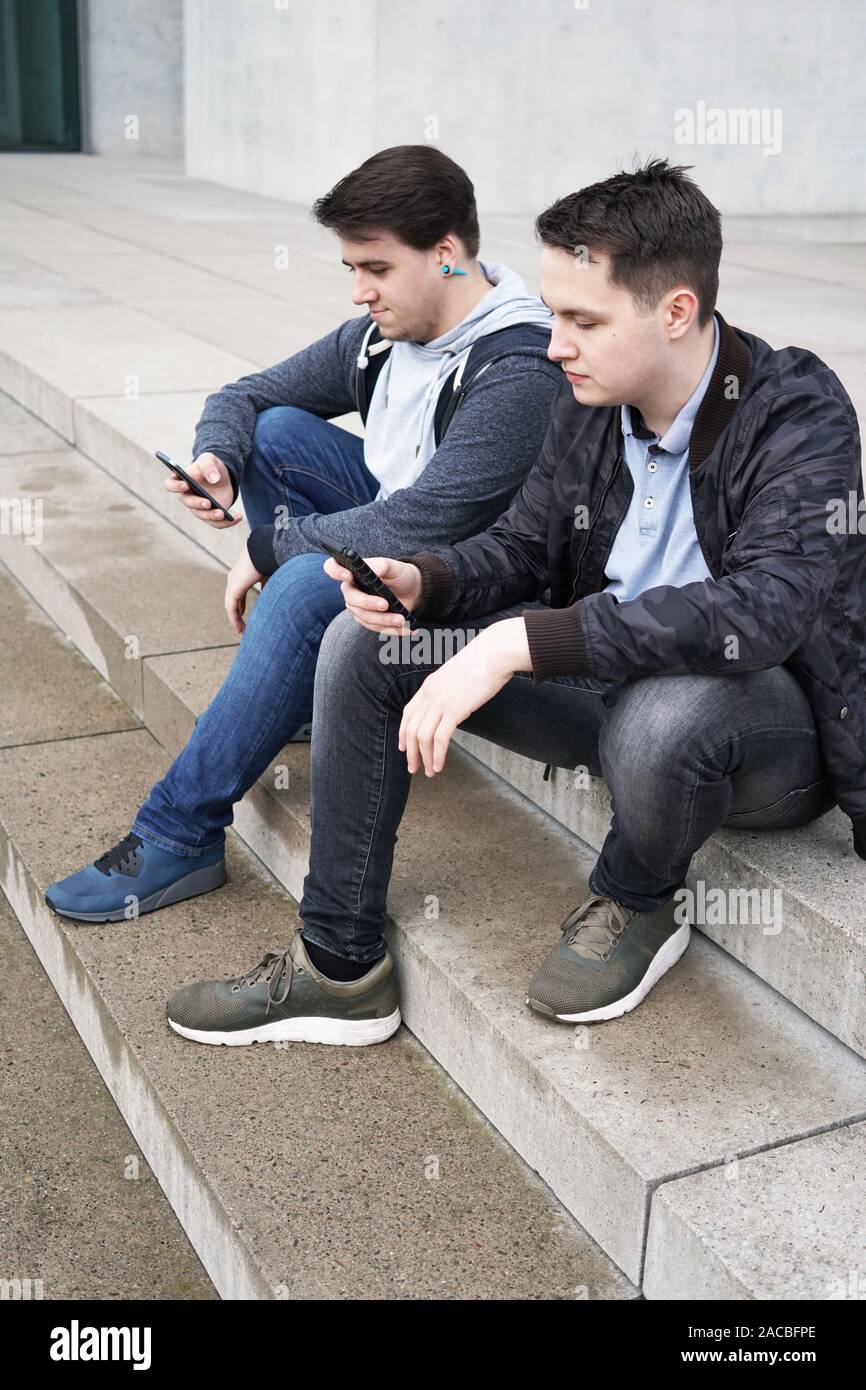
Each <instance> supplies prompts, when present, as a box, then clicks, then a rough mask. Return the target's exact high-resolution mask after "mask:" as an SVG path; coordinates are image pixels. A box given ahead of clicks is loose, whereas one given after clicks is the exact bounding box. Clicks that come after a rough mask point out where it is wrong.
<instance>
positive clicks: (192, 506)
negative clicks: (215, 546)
mask: <svg viewBox="0 0 866 1390" xmlns="http://www.w3.org/2000/svg"><path fill="white" fill-rule="evenodd" d="M185 471H186V472H187V473H188V474H189V475H190V477H191V478H195V480H196V482H198V483H200V484H201V486H202V487H203V488H205V489H206V491H207V492H209V493H210V494H211V496H212V497H213V498H214V499H215V500H216V501H217V502H219V503H220V506H219V507H217V508H214V507H212V506H211V504H210V502H208V501H207V499H206V498H204V497H197V496H196V494H195V493H194V492H193V490H192V488H191V487H190V486H189V484H188V483H185V482H184V480H183V478H178V477H177V475H176V474H174V473H170V474H169V476H168V477H167V478H166V480H165V483H164V484H163V486H164V487H165V490H166V492H174V493H177V495H178V496H179V498H180V501H181V502H182V503H183V505H184V506H185V507H188V508H189V510H190V511H191V512H194V513H195V515H196V516H197V517H198V519H199V521H206V522H207V524H208V526H213V527H215V528H217V529H219V530H221V529H222V528H224V527H229V526H237V524H238V522H239V521H241V520H243V518H242V517H241V516H240V515H239V514H238V513H233V520H232V521H226V519H225V515H224V512H223V508H230V507H231V504H232V493H233V492H234V488H233V486H232V480H231V474H230V473H229V470H228V469H227V468H226V466H225V464H224V463H223V461H222V459H219V458H217V456H216V454H199V456H198V458H197V459H193V461H192V463H190V464H188V465H187V467H186V470H185Z"/></svg>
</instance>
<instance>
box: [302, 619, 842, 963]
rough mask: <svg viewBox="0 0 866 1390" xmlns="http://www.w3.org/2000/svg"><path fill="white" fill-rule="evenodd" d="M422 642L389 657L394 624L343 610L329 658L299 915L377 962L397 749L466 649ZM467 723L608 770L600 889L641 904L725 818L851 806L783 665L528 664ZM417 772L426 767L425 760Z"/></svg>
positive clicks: (402, 763) (398, 768)
mask: <svg viewBox="0 0 866 1390" xmlns="http://www.w3.org/2000/svg"><path fill="white" fill-rule="evenodd" d="M541 606H543V604H530V603H523V604H518V605H516V606H514V607H512V608H507V609H503V610H502V611H501V612H498V613H493V614H490V615H487V616H485V617H482V618H472V619H466V621H465V622H464V623H453V624H450V625H448V626H450V628H451V630H452V631H454V632H457V631H458V630H461V629H462V631H463V632H464V633H465V636H466V640H468V641H471V639H472V637H473V635H474V633H475V631H477V630H478V629H480V628H483V627H487V626H488V625H489V624H490V623H494V622H497V621H498V620H499V619H501V618H509V617H516V616H518V615H519V614H520V613H521V612H523V611H524V610H525V609H526V608H530V607H541ZM445 626H446V625H445V624H437V623H434V622H427V623H419V624H418V627H417V629H416V631H417V632H418V633H419V634H422V633H424V631H425V630H426V631H427V632H429V633H430V634H431V639H432V637H433V634H435V632H436V629H437V627H439V628H444V627H445ZM431 639H427V640H431ZM423 640H425V639H423V638H412V639H407V641H409V642H410V646H409V650H408V652H406V651H405V650H401V651H400V652H399V655H400V656H401V657H405V658H406V659H405V660H403V661H399V662H398V661H394V662H391V663H388V664H386V663H385V662H384V661H383V660H382V659H381V658H380V653H381V654H382V655H383V656H384V655H386V654H387V650H386V649H385V648H383V647H382V646H381V644H380V637H379V634H378V633H376V632H372V631H371V630H370V629H368V628H364V627H361V625H360V624H359V623H357V622H356V621H355V619H354V618H353V617H352V615H351V614H350V613H349V612H348V611H346V610H345V609H344V611H343V612H342V613H341V614H340V615H339V616H338V617H337V618H336V619H335V620H334V622H333V623H331V625H330V627H329V628H328V631H327V633H326V635H325V639H324V641H323V643H322V646H321V650H320V653H319V664H318V667H317V670H316V680H315V700H314V715H313V741H312V746H311V750H310V774H311V825H312V844H311V849H310V864H309V872H308V874H307V876H306V878H305V880H304V892H303V897H302V899H301V903H300V916H301V917H302V919H303V922H304V929H303V930H304V936H305V938H307V939H309V940H310V941H312V942H314V943H316V944H318V945H319V946H322V947H324V948H325V949H326V950H330V951H334V952H336V953H338V954H340V955H343V956H346V957H348V958H349V959H351V960H356V961H367V960H372V959H374V958H375V957H376V956H378V955H381V953H382V951H383V950H384V948H385V944H386V943H385V939H384V936H383V934H382V933H383V926H384V924H385V905H386V895H387V891H388V883H389V880H390V877H391V869H392V864H393V855H394V846H395V843H396V839H397V828H398V826H399V824H400V820H401V818H402V816H403V811H404V809H405V806H406V801H407V799H408V795H409V790H410V787H411V780H412V774H411V773H410V772H409V771H408V767H407V761H406V754H405V752H400V750H399V749H398V747H397V742H398V735H399V730H400V723H401V720H402V716H403V709H404V706H405V705H406V704H407V703H408V701H409V700H410V699H411V698H412V697H413V695H415V693H416V691H417V690H418V689H419V687H420V686H421V685H422V684H423V681H424V679H425V677H426V676H427V675H428V674H429V673H430V671H432V670H435V669H436V667H437V665H441V663H442V661H443V660H445V659H447V656H448V655H449V652H450V650H453V649H454V648H450V649H446V650H444V652H443V651H441V650H440V651H437V649H436V647H435V646H433V645H432V641H431V646H430V648H429V649H428V651H427V653H425V654H426V655H429V656H431V657H432V658H433V659H432V660H430V661H426V662H416V661H414V660H412V656H411V654H412V645H411V643H414V642H416V641H423ZM441 645H442V644H441V643H440V647H441ZM455 645H456V644H455ZM416 654H420V653H416ZM460 728H461V729H465V730H467V731H468V732H469V733H473V734H478V735H480V736H481V737H482V738H485V739H489V740H491V741H492V742H493V743H496V744H499V745H500V746H501V747H504V748H510V749H512V750H513V751H515V752H517V753H522V754H523V755H524V756H526V757H528V758H534V759H536V760H537V761H538V763H539V764H542V763H553V764H555V765H556V766H557V767H565V768H577V767H580V768H585V769H586V770H587V771H588V772H589V773H590V774H592V775H595V776H603V777H604V778H605V779H606V781H607V784H608V787H609V789H610V792H611V795H612V801H613V816H612V819H611V826H610V831H609V833H608V835H607V838H606V839H605V842H604V845H603V846H602V850H601V853H600V855H599V857H598V860H597V862H596V864H595V866H594V868H593V871H592V873H591V875H590V878H589V887H590V890H591V891H592V892H595V893H603V894H605V895H606V896H608V897H611V898H615V899H617V900H618V901H619V902H622V903H625V904H626V905H628V906H629V907H633V908H636V909H637V910H639V911H654V910H655V909H656V908H658V907H661V906H662V905H663V904H664V903H666V902H667V901H668V900H669V899H670V898H672V897H673V894H674V893H675V892H676V890H677V889H678V888H679V887H681V886H682V885H683V883H684V880H685V876H686V873H687V870H688V867H689V863H690V861H691V858H692V856H693V855H694V853H695V852H696V850H698V849H699V848H700V846H701V845H702V844H703V843H704V841H705V840H707V839H708V838H709V836H711V835H712V834H713V833H714V832H715V831H716V830H718V829H719V828H720V827H721V826H727V827H731V828H736V827H740V828H748V829H780V828H782V827H789V826H795V825H803V824H805V823H806V822H808V821H811V820H814V819H815V818H816V817H818V816H820V815H823V814H824V813H825V812H826V811H828V810H830V809H831V807H833V806H834V805H835V804H836V797H835V794H834V792H833V790H832V788H831V786H830V783H829V782H828V780H827V777H826V771H825V767H824V764H823V759H822V755H821V750H820V746H819V740H818V734H817V730H816V728H815V724H814V719H813V716H812V711H811V707H810V705H809V702H808V699H807V697H806V694H805V691H804V690H803V688H802V687H801V686H800V684H799V682H798V681H797V679H796V677H795V676H793V675H792V674H791V672H790V671H789V670H787V668H786V667H784V666H774V667H771V668H769V669H768V670H764V671H748V672H742V673H739V674H737V673H734V672H732V673H730V674H728V673H725V674H724V675H710V676H704V675H677V676H650V677H643V678H640V679H637V678H635V679H633V680H630V681H626V682H605V681H599V680H593V679H590V678H571V677H557V678H555V679H553V680H547V681H544V682H542V683H541V684H540V685H534V684H533V681H532V675H531V672H525V671H518V672H516V673H515V675H514V676H513V677H512V679H511V680H510V681H509V682H508V683H507V684H506V685H504V686H503V687H502V689H501V690H500V691H498V692H497V694H496V695H495V696H494V697H493V699H491V700H489V701H488V702H487V704H486V705H482V706H481V708H480V709H478V710H476V711H475V712H474V713H473V714H471V715H470V716H469V718H468V719H465V720H464V721H463V723H462V724H461V725H460ZM415 775H416V776H421V777H423V776H425V773H424V770H423V766H422V768H421V769H420V770H419V772H418V773H416V774H415Z"/></svg>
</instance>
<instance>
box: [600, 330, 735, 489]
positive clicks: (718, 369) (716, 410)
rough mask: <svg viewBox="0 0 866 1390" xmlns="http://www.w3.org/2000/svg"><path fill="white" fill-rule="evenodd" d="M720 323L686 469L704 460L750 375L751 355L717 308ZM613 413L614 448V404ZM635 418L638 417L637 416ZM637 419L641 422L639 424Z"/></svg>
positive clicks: (618, 438)
mask: <svg viewBox="0 0 866 1390" xmlns="http://www.w3.org/2000/svg"><path fill="white" fill-rule="evenodd" d="M716 318H717V319H718V322H719V355H718V357H717V358H716V365H715V367H714V368H713V372H712V375H711V377H710V380H709V382H708V384H707V389H706V391H705V392H704V398H703V400H702V401H701V404H700V406H699V408H698V413H697V415H696V416H695V422H694V425H693V426H692V434H691V439H690V440H689V470H691V469H692V468H697V466H698V464H699V463H703V461H704V459H705V458H706V457H707V455H708V454H710V453H712V450H713V446H714V445H715V442H716V440H717V439H718V437H719V435H720V434H721V433H722V430H723V429H725V427H726V426H727V425H728V424H729V422H730V419H731V416H732V415H733V413H734V411H735V410H736V408H737V403H738V401H739V398H740V396H741V395H742V392H743V387H744V386H745V384H746V378H747V377H748V375H749V368H750V367H751V363H752V357H751V353H750V352H749V349H748V348H747V347H746V344H745V343H744V342H743V340H742V338H741V337H740V336H739V334H737V333H736V332H735V331H734V329H733V328H731V326H730V324H728V323H726V322H725V320H724V319H723V318H722V316H721V314H720V313H719V311H718V309H717V310H716ZM613 414H614V426H613V427H614V441H615V444H616V446H617V448H619V447H621V446H622V420H621V409H620V407H619V406H617V407H616V408H615V410H614V412H613ZM637 418H638V421H640V417H639V416H638V417H637ZM642 423H643V422H642V421H640V424H639V428H640V425H642Z"/></svg>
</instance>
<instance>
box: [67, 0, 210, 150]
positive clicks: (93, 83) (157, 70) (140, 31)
mask: <svg viewBox="0 0 866 1390" xmlns="http://www.w3.org/2000/svg"><path fill="white" fill-rule="evenodd" d="M215 8H216V7H215ZM220 8H221V7H220ZM79 23H80V30H81V36H80V44H79V47H80V51H81V69H82V71H81V78H82V103H81V118H82V145H83V148H84V150H85V151H86V152H87V153H88V154H114V155H117V154H128V155H136V154H148V155H172V156H175V157H180V156H181V155H182V153H183V0H79Z"/></svg>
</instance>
